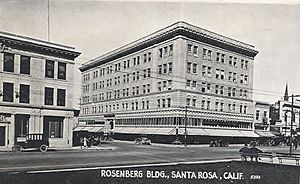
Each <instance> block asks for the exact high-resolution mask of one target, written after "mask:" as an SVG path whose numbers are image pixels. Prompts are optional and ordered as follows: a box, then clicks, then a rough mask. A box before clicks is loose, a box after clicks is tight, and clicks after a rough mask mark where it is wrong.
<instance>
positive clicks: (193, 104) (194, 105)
mask: <svg viewBox="0 0 300 184" xmlns="http://www.w3.org/2000/svg"><path fill="white" fill-rule="evenodd" d="M196 101H197V100H196V99H193V100H192V106H193V107H196Z"/></svg>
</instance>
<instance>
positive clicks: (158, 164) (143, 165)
mask: <svg viewBox="0 0 300 184" xmlns="http://www.w3.org/2000/svg"><path fill="white" fill-rule="evenodd" d="M236 160H240V159H220V160H203V161H187V162H168V163H156V164H134V165H120V166H102V167H89V168H70V169H53V170H38V171H28V172H27V173H28V174H37V173H53V172H71V171H87V170H98V169H124V168H137V167H155V166H156V167H158V166H176V165H180V164H204V163H217V162H230V161H236Z"/></svg>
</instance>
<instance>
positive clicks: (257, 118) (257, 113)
mask: <svg viewBox="0 0 300 184" xmlns="http://www.w3.org/2000/svg"><path fill="white" fill-rule="evenodd" d="M255 119H256V120H259V110H256V114H255Z"/></svg>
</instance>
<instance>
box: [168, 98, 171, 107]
mask: <svg viewBox="0 0 300 184" xmlns="http://www.w3.org/2000/svg"><path fill="white" fill-rule="evenodd" d="M167 106H168V107H171V98H167Z"/></svg>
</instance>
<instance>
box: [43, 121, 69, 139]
mask: <svg viewBox="0 0 300 184" xmlns="http://www.w3.org/2000/svg"><path fill="white" fill-rule="evenodd" d="M44 118H45V119H44V122H45V123H44V126H45V128H44V130H45V131H44V132H45V133H46V132H48V133H49V134H48V135H49V138H63V124H64V123H63V122H64V118H63V117H54V116H45V117H44Z"/></svg>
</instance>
